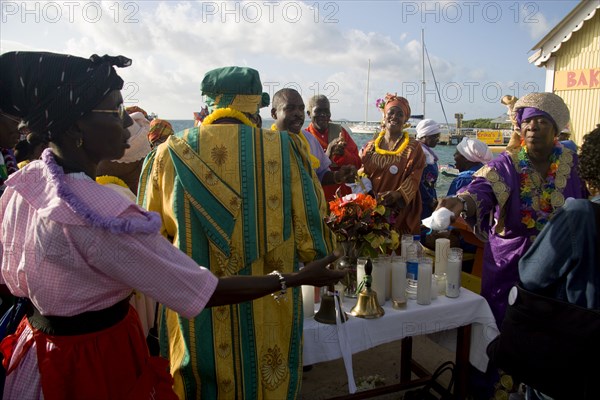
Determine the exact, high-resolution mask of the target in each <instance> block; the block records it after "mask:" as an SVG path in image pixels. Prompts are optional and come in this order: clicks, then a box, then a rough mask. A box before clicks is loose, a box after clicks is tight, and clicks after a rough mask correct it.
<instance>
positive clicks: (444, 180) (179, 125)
mask: <svg viewBox="0 0 600 400" xmlns="http://www.w3.org/2000/svg"><path fill="white" fill-rule="evenodd" d="M169 122H170V123H171V125H173V130H175V132H179V131H182V130H184V129H187V128H192V127H193V126H194V121H192V120H171V121H169ZM309 123H310V121H305V123H304V128H306V127H308V124H309ZM272 124H273V120H270V119H265V120H263V127H264V128H270V127H271V125H272ZM371 138H372V135H370V134H353V135H352V139H354V141H355V142H356V145H357V146H358V148H359V149H360V148H361V147H362V146H363V145H364V144H365V143H367V142H368V141H369V140H371ZM434 151H435V153H436V154H437V156H438V158H439V160H438V164H439V165H440V166H442V165H444V166H445V165H452V164H454V153H455V151H456V146H453V145H452V146H444V145H438V146H436V147H435V149H434ZM496 154H497V153H494V156H495V155H496ZM452 179H453V178H452V177H448V176H444V175H442V174H441V173H440V175H439V177H438V181H437V184H436V190H437V193H438V197H444V196H445V195H446V193H448V188H449V187H450V183H452Z"/></svg>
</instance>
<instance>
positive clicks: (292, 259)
mask: <svg viewBox="0 0 600 400" xmlns="http://www.w3.org/2000/svg"><path fill="white" fill-rule="evenodd" d="M202 94H203V95H204V101H205V103H206V104H207V105H208V107H209V110H210V114H209V115H208V116H207V117H206V118H205V119H204V120H203V122H202V125H201V126H200V127H197V128H192V129H187V130H185V131H183V132H179V133H177V134H175V135H172V136H171V137H170V138H169V139H168V140H167V141H166V142H165V143H163V144H161V145H160V146H158V147H157V148H156V150H155V151H154V152H153V153H151V155H150V156H149V157H148V158H147V159H146V163H145V165H144V171H143V172H142V180H141V183H140V195H139V198H140V201H141V202H143V204H144V205H145V206H146V207H147V208H148V209H149V210H153V211H157V212H159V213H160V214H161V216H162V220H163V227H162V229H163V233H164V234H165V235H166V236H167V237H169V238H170V239H171V240H172V241H173V244H174V245H176V246H177V247H179V248H180V249H182V250H183V251H185V252H186V253H187V254H188V255H189V256H191V257H192V258H193V259H194V260H196V261H197V262H198V263H201V265H205V266H207V268H210V270H211V271H212V272H213V273H214V274H216V275H217V276H229V275H265V274H268V273H272V272H273V271H277V272H276V273H277V274H278V273H285V272H292V271H294V270H297V268H298V263H299V262H307V261H310V260H312V259H314V258H317V257H322V256H324V255H326V254H328V253H329V252H331V251H332V250H333V247H334V238H333V234H332V233H331V231H330V230H329V229H328V228H327V227H326V225H325V224H324V223H323V220H322V218H321V215H324V213H325V212H326V203H325V200H324V198H323V194H322V192H318V191H315V188H314V181H313V178H314V176H313V175H314V174H312V171H311V170H310V168H306V165H310V160H309V159H308V156H307V155H306V154H304V153H303V152H301V149H302V147H301V146H302V143H301V142H300V139H298V138H297V137H296V136H297V135H289V134H288V133H285V132H283V133H280V132H277V131H266V130H261V129H259V128H257V127H256V125H255V122H256V121H257V120H258V118H257V117H258V111H259V109H260V108H261V107H264V106H266V105H268V104H269V96H268V94H266V93H262V84H261V82H260V78H259V75H258V72H257V71H256V70H254V69H251V68H241V67H227V68H218V69H215V70H212V71H209V72H208V73H207V74H206V75H205V77H204V79H203V81H202ZM285 291H286V289H285V288H284V287H283V285H282V290H281V292H278V293H277V294H276V295H275V296H272V297H265V298H262V299H259V300H256V301H253V302H246V303H240V304H238V305H233V306H219V307H214V308H207V309H205V310H204V311H203V312H202V313H201V314H200V315H199V316H198V317H196V318H194V319H192V320H188V319H185V318H182V317H181V316H179V315H178V314H177V313H175V312H174V311H172V310H169V309H165V308H163V309H162V311H161V321H162V322H161V325H160V344H161V352H162V354H163V356H166V357H168V358H169V361H170V366H171V373H172V375H173V377H174V379H175V391H176V393H177V394H178V395H179V397H180V398H187V399H196V398H203V399H225V398H228V399H229V398H240V399H241V398H243V399H277V400H279V399H286V398H290V399H291V398H296V397H297V396H298V395H299V391H300V386H301V381H302V376H301V374H302V347H301V345H302V328H303V312H302V298H301V292H300V291H299V290H297V289H296V288H294V289H293V290H292V289H289V290H287V294H286V295H284V296H281V294H282V293H284V292H285Z"/></svg>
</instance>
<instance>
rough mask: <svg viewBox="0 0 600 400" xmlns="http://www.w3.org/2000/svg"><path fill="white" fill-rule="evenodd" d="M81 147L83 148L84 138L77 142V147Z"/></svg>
mask: <svg viewBox="0 0 600 400" xmlns="http://www.w3.org/2000/svg"><path fill="white" fill-rule="evenodd" d="M81 146H83V138H79V140H78V141H77V147H81Z"/></svg>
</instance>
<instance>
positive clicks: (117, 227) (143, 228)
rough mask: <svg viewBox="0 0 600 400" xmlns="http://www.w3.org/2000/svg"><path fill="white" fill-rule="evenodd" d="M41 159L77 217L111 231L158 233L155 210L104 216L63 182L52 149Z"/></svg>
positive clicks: (62, 175) (157, 217)
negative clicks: (136, 213)
mask: <svg viewBox="0 0 600 400" xmlns="http://www.w3.org/2000/svg"><path fill="white" fill-rule="evenodd" d="M42 161H43V162H44V163H45V164H46V166H47V167H48V174H49V177H48V178H49V181H50V183H51V184H52V185H54V186H55V187H56V192H57V194H58V197H59V198H60V199H62V200H63V201H64V202H65V203H66V204H67V206H68V207H69V208H70V209H71V211H73V213H75V214H76V215H78V216H79V217H81V218H83V219H84V220H85V221H86V222H87V223H88V224H90V225H91V226H92V227H95V228H102V229H106V230H108V231H110V232H112V233H158V232H159V230H160V226H161V224H162V222H161V218H160V215H158V214H157V213H155V212H149V211H141V212H140V213H141V216H142V217H143V218H121V217H110V216H109V217H105V216H102V215H100V214H98V213H97V212H96V211H94V210H92V209H91V208H90V207H89V206H88V205H87V204H86V203H85V202H83V201H82V200H81V199H80V198H79V196H77V194H75V193H73V191H71V189H70V188H69V185H67V184H66V183H65V173H64V170H63V169H62V167H61V166H60V165H58V164H57V163H56V161H55V160H54V154H53V153H52V150H50V149H46V150H44V152H43V153H42Z"/></svg>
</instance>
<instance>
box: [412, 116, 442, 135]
mask: <svg viewBox="0 0 600 400" xmlns="http://www.w3.org/2000/svg"><path fill="white" fill-rule="evenodd" d="M441 131H442V130H441V128H440V125H439V124H438V123H437V122H435V121H434V120H432V119H424V120H422V121H421V122H419V123H418V124H417V139H421V138H424V137H425V136H431V135H436V134H438V133H441Z"/></svg>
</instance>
